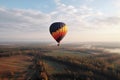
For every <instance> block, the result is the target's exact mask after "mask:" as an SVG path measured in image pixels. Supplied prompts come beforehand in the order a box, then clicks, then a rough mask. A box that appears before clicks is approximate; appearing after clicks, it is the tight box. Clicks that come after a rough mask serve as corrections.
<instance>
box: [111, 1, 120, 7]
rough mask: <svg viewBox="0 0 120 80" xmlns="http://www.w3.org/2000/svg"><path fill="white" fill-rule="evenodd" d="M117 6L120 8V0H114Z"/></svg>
mask: <svg viewBox="0 0 120 80" xmlns="http://www.w3.org/2000/svg"><path fill="white" fill-rule="evenodd" d="M112 2H113V4H114V6H115V7H117V8H120V0H112Z"/></svg>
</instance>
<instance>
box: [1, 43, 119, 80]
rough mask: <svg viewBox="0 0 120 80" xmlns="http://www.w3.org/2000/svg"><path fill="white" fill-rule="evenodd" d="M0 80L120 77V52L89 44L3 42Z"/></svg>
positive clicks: (105, 79) (64, 79) (69, 79)
mask: <svg viewBox="0 0 120 80" xmlns="http://www.w3.org/2000/svg"><path fill="white" fill-rule="evenodd" d="M109 47H110V48H112V47H111V46H110V45H109ZM110 48H109V49H110ZM114 48H115V46H114ZM114 48H112V49H114ZM117 48H119V47H118V46H117ZM0 80H120V54H119V53H113V52H110V51H108V49H106V46H105V47H103V46H102V47H101V46H98V45H92V46H86V44H80V45H72V44H70V45H63V46H60V47H56V46H54V45H49V44H22V45H21V44H19V45H18V44H17V45H14V46H13V45H1V46H0Z"/></svg>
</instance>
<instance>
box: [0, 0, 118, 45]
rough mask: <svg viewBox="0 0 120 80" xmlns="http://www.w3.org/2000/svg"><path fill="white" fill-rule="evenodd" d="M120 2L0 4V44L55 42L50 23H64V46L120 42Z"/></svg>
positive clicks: (24, 0) (15, 0)
mask: <svg viewBox="0 0 120 80" xmlns="http://www.w3.org/2000/svg"><path fill="white" fill-rule="evenodd" d="M119 3H120V0H0V41H42V42H43V41H44V42H55V40H54V39H53V38H52V36H51V35H50V33H49V27H50V25H51V24H52V23H53V22H64V23H66V25H67V26H68V33H67V34H66V36H65V37H64V39H63V40H62V42H63V43H66V42H98V41H99V42H120V4H119Z"/></svg>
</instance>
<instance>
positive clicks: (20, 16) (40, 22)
mask: <svg viewBox="0 0 120 80" xmlns="http://www.w3.org/2000/svg"><path fill="white" fill-rule="evenodd" d="M49 21H50V16H49V15H48V14H45V13H42V12H40V11H35V10H24V9H6V8H0V30H1V31H2V30H3V31H9V30H10V31H11V30H13V31H34V30H35V31H36V30H42V29H44V28H46V26H48V25H46V24H48V22H49Z"/></svg>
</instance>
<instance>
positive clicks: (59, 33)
mask: <svg viewBox="0 0 120 80" xmlns="http://www.w3.org/2000/svg"><path fill="white" fill-rule="evenodd" d="M49 30H50V34H51V35H52V37H53V38H54V39H55V40H56V41H57V43H58V46H59V45H60V41H61V40H62V39H63V37H64V36H65V35H66V33H67V26H66V24H65V23H63V22H55V23H52V24H51V25H50V29H49Z"/></svg>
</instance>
